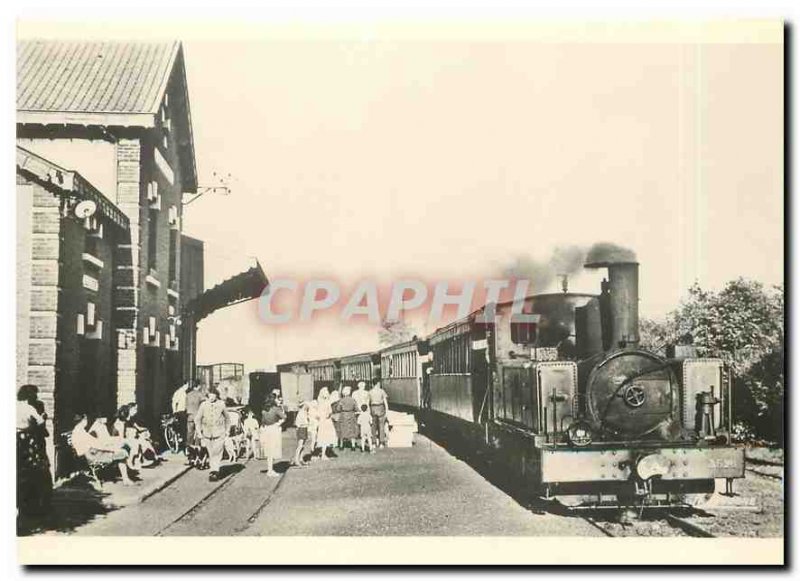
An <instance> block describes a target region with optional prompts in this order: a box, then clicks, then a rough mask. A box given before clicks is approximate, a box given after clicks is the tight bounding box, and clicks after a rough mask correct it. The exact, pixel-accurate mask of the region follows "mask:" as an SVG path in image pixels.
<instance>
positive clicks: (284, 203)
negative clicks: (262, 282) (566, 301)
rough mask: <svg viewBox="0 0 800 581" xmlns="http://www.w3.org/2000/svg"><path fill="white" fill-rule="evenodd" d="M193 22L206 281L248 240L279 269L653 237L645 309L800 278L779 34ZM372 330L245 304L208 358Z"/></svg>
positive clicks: (282, 351)
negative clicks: (698, 293)
mask: <svg viewBox="0 0 800 581" xmlns="http://www.w3.org/2000/svg"><path fill="white" fill-rule="evenodd" d="M543 31H544V32H543ZM181 32H182V31H180V30H176V31H175V34H176V35H178V36H180V37H181V38H183V41H184V50H185V57H186V65H187V80H188V87H189V97H190V103H191V115H192V123H193V130H194V140H195V149H196V155H197V165H198V174H199V178H200V183H201V184H208V185H214V184H215V183H216V179H217V178H216V177H215V175H214V174H215V172H216V174H230V176H231V177H230V179H229V180H228V184H229V186H230V194H229V195H221V194H208V195H205V196H204V197H202V198H200V199H199V200H197V201H196V202H195V203H193V204H191V205H189V206H187V207H186V208H185V215H184V230H185V232H186V233H187V234H189V235H192V236H196V237H198V238H201V239H203V240H205V241H206V270H207V273H206V274H207V276H206V281H207V284H208V285H211V284H214V283H215V282H218V281H219V279H220V278H223V277H225V276H229V275H230V274H232V269H235V268H236V267H237V265H239V264H243V263H244V261H245V260H247V259H249V258H251V257H255V258H257V259H258V260H259V261H260V262H261V264H262V265H263V267H264V269H265V271H266V273H267V276H268V277H269V278H271V279H277V278H284V277H287V276H292V277H297V278H299V279H301V280H305V279H309V278H319V277H329V278H331V279H334V280H337V281H341V282H342V283H343V284H345V285H348V284H353V283H354V282H355V281H358V280H362V279H365V278H369V279H377V280H381V281H391V280H394V279H397V278H399V277H409V276H412V277H421V278H424V279H426V280H464V279H469V278H476V279H485V278H488V277H492V276H497V275H498V274H499V273H501V272H502V271H503V270H504V268H506V267H507V266H508V265H509V264H510V263H512V262H513V261H515V260H518V259H520V258H524V259H530V260H535V261H546V260H547V259H548V257H549V256H550V255H551V254H552V253H553V252H554V251H556V250H557V249H559V248H562V247H565V246H577V247H581V248H585V247H588V246H590V245H591V244H593V243H595V242H599V241H608V242H613V243H616V244H620V245H623V246H626V247H629V248H631V249H633V250H634V251H635V252H636V254H637V256H638V259H639V261H640V263H641V276H640V313H641V315H642V316H646V317H655V318H658V317H662V316H663V315H664V314H666V313H667V312H668V311H669V310H671V309H673V308H675V307H676V306H677V304H678V303H679V301H680V300H681V297H682V296H685V293H686V290H687V289H688V287H689V286H690V285H691V284H692V283H693V282H695V281H697V282H698V283H699V284H700V285H701V286H703V287H706V288H720V287H721V286H722V285H723V284H724V283H725V282H726V281H728V280H731V279H734V278H736V277H739V276H744V277H748V278H752V279H755V280H759V281H762V282H764V283H766V284H778V283H781V282H782V281H783V259H784V254H783V252H784V251H783V244H784V236H783V211H784V208H783V195H784V194H783V188H784V185H783V60H782V59H783V46H782V44H780V42H781V41H780V36H776V35H772V36H770V35H766V38H762V37H759V38H757V39H755V40H754V39H753V38H751V36H749V35H748V34H741V35H737V34H729V35H722V37H721V38H720V37H719V35H717V36H715V35H714V34H712V33H710V32H709V33H708V34H707V35H706V34H705V33H704V32H703V31H701V32H700V33H699V34H698V33H697V32H696V31H695V33H694V34H690V35H687V34H685V32H686V31H685V30H684V29H681V28H680V27H677V28H675V29H674V30H673V29H670V28H667V29H664V28H663V27H662V28H659V29H658V30H657V31H656V33H655V34H652V35H651V34H650V29H648V27H647V26H642V27H640V28H639V29H636V27H634V30H633V32H631V30H627V31H626V33H625V34H620V35H616V34H614V31H613V30H612V31H609V28H608V27H604V26H602V25H594V26H589V27H587V28H582V29H581V31H580V33H579V34H575V33H574V31H572V32H573V33H569V32H568V33H566V34H564V33H563V31H560V30H557V29H556V28H552V29H547V28H546V27H542V26H538V27H536V28H535V29H531V30H526V29H525V28H524V27H518V28H515V29H513V30H511V29H509V33H508V34H505V33H504V32H503V29H500V30H499V31H494V32H493V33H492V34H491V35H487V34H484V31H482V30H480V28H477V29H475V28H473V29H471V30H466V31H461V32H460V33H458V34H452V33H451V31H449V30H447V29H445V28H441V29H439V28H436V27H430V28H426V29H425V31H424V34H420V33H419V28H416V29H415V28H414V27H413V26H412V25H408V26H406V27H404V26H402V25H398V26H395V27H393V28H392V29H391V30H389V29H386V28H384V29H381V28H379V27H376V28H368V29H364V28H361V29H358V30H353V31H348V30H344V29H342V30H338V31H336V33H335V34H331V33H330V30H322V31H320V30H318V29H308V30H304V31H300V32H292V33H291V34H289V33H287V31H286V30H276V29H275V28H274V27H271V28H267V27H265V28H263V29H260V28H259V27H258V26H250V27H248V28H247V31H246V34H237V33H236V31H235V30H230V31H229V33H228V34H225V35H221V34H219V33H218V32H216V33H214V34H211V35H208V36H207V37H205V36H204V35H203V34H202V32H198V31H197V30H193V31H191V33H188V31H184V32H187V33H186V34H184V35H182V36H181V34H180V33H181ZM598 280H599V279H598V275H597V273H586V274H583V275H580V276H575V277H573V280H571V281H570V289H571V290H574V291H580V292H593V293H596V292H598ZM538 290H544V291H556V290H557V282H556V281H555V280H553V281H551V284H550V285H549V286H548V287H547V288H543V289H538ZM418 324H419V329H420V331H422V332H428V331H431V330H433V329H432V328H426V327H425V326H424V325H423V324H422V323H418ZM376 346H377V331H376V329H375V328H374V327H373V326H370V325H368V324H364V323H344V324H343V323H339V322H337V321H335V320H333V319H331V318H327V319H324V320H320V321H317V322H315V323H311V324H304V325H289V326H281V327H274V326H269V325H266V324H265V323H263V322H262V321H261V320H260V319H259V317H258V316H257V310H256V304H255V303H246V304H243V305H239V306H236V307H232V308H229V309H226V310H224V311H219V312H218V313H216V314H214V315H212V316H211V317H209V318H208V319H206V320H205V321H203V322H202V323H201V325H200V330H199V344H198V361H199V362H201V363H214V362H220V361H240V362H243V363H245V366H246V368H247V369H248V370H253V369H270V368H271V367H272V366H274V364H275V363H276V362H281V361H289V360H294V359H301V358H312V357H324V356H332V355H340V354H346V353H353V352H359V351H366V350H371V349H374V348H375V347H376Z"/></svg>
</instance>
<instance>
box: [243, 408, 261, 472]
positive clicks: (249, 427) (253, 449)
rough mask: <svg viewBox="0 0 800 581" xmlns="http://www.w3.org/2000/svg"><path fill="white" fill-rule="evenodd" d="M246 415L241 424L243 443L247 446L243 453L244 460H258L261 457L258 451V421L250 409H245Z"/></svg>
mask: <svg viewBox="0 0 800 581" xmlns="http://www.w3.org/2000/svg"><path fill="white" fill-rule="evenodd" d="M246 415H247V417H246V418H245V420H244V422H243V424H242V428H243V431H244V441H245V444H246V445H247V449H246V450H245V453H244V457H245V460H246V459H248V458H259V457H260V456H261V454H260V453H259V449H258V443H259V441H258V420H257V419H256V414H255V413H254V412H253V410H252V409H250V408H247V414H246Z"/></svg>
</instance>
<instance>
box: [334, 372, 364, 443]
mask: <svg viewBox="0 0 800 581" xmlns="http://www.w3.org/2000/svg"><path fill="white" fill-rule="evenodd" d="M337 405H338V406H339V441H340V445H341V447H342V448H344V447H345V446H347V447H349V448H350V449H351V450H353V449H354V448H355V445H356V441H357V440H358V424H357V423H356V414H357V413H358V411H359V409H358V404H357V403H356V400H355V399H354V398H353V397H352V396H351V395H350V386H349V385H346V386H344V387H343V388H342V399H340V400H339V401H338V402H337Z"/></svg>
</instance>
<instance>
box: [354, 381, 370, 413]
mask: <svg viewBox="0 0 800 581" xmlns="http://www.w3.org/2000/svg"><path fill="white" fill-rule="evenodd" d="M353 399H354V400H356V407H357V409H359V410H360V409H361V406H362V405H365V406H369V392H368V391H367V382H366V381H359V382H358V384H357V386H356V390H355V391H354V392H353Z"/></svg>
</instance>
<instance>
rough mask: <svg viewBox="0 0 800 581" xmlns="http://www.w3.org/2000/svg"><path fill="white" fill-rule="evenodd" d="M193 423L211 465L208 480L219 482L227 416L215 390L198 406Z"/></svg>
mask: <svg viewBox="0 0 800 581" xmlns="http://www.w3.org/2000/svg"><path fill="white" fill-rule="evenodd" d="M195 422H196V425H197V432H198V436H199V437H200V442H201V444H202V446H203V447H204V448H205V449H206V450H208V459H209V463H210V465H211V474H209V476H208V479H209V480H210V481H212V482H214V481H216V480H219V469H220V465H221V464H222V454H223V452H224V451H225V437H226V436H227V435H228V414H227V413H226V411H225V402H224V401H222V400H221V399H219V392H218V391H217V390H216V389H215V388H213V387H212V388H211V389H209V390H208V395H207V396H206V400H205V401H204V402H203V403H201V404H200V407H199V408H198V410H197V416H196V417H195Z"/></svg>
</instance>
